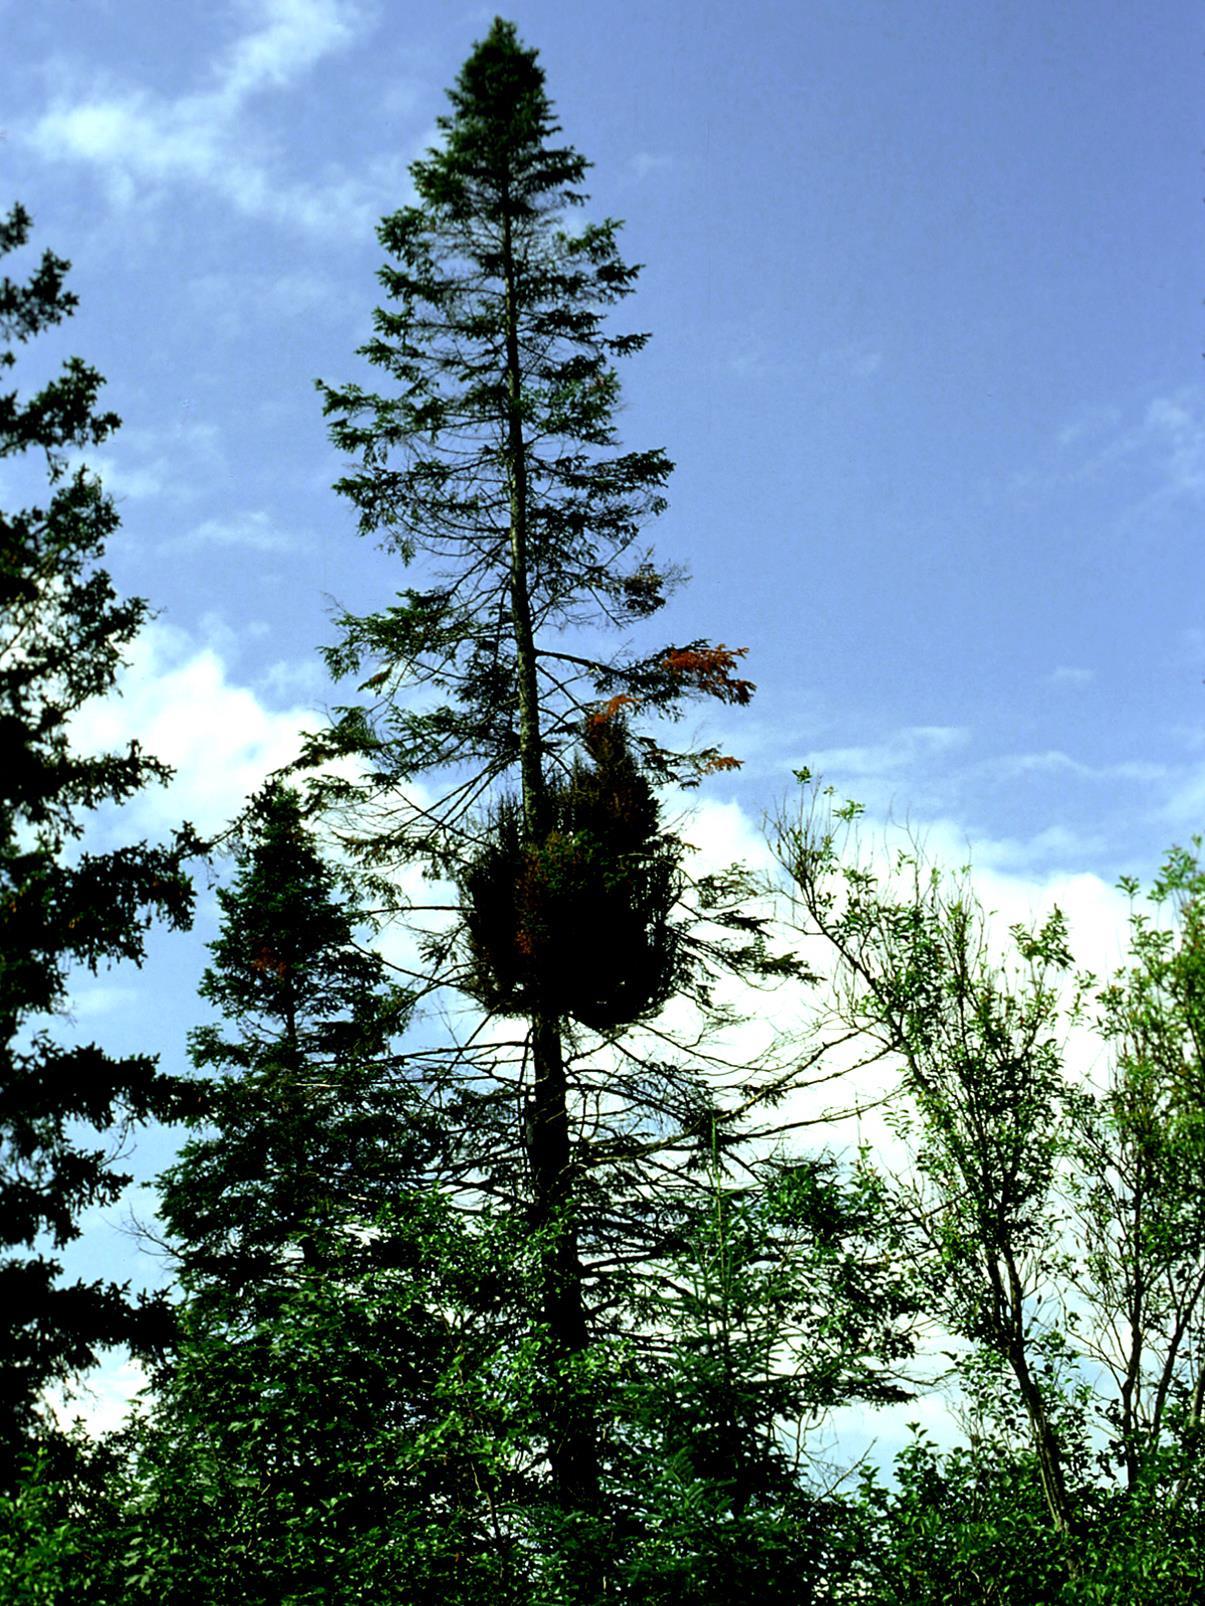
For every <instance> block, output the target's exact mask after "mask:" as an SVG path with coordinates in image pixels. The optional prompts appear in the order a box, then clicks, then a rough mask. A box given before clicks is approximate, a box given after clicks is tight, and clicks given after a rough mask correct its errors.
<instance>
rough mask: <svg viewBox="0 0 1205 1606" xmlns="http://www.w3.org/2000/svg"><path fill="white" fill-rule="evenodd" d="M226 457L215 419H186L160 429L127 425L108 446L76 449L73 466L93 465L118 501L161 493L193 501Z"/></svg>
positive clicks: (149, 498)
mask: <svg viewBox="0 0 1205 1606" xmlns="http://www.w3.org/2000/svg"><path fill="white" fill-rule="evenodd" d="M221 460H222V450H221V441H220V438H219V434H218V431H217V430H216V429H215V428H214V426H213V425H211V424H203V423H201V422H199V421H197V420H188V419H184V420H181V421H180V422H179V423H175V424H168V425H165V426H164V427H163V428H158V429H146V428H143V429H138V428H132V429H123V430H122V431H121V433H120V434H118V435H116V436H114V438H113V443H112V445H111V446H110V447H108V448H107V449H106V450H104V451H88V452H77V453H72V454H70V457H69V463H70V466H72V467H77V466H83V467H87V468H88V469H90V470H91V471H92V473H94V474H95V475H96V476H97V477H98V478H99V480H100V482H101V484H102V485H103V487H104V489H105V491H106V492H107V493H108V494H109V495H110V496H112V497H114V498H115V499H116V501H117V502H118V503H121V502H125V501H129V502H146V501H152V500H155V499H157V498H166V499H169V500H172V501H177V502H180V501H187V500H188V498H189V497H191V496H193V495H194V494H195V493H196V491H197V488H198V485H199V483H200V481H201V478H202V471H204V474H205V475H208V476H212V472H213V469H214V467H215V465H216V464H218V463H220V462H221Z"/></svg>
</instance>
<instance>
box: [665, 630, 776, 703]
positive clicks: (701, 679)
mask: <svg viewBox="0 0 1205 1606" xmlns="http://www.w3.org/2000/svg"><path fill="white" fill-rule="evenodd" d="M748 651H749V649H748V647H725V646H724V644H723V643H722V642H721V643H720V644H719V645H718V646H716V647H671V648H670V650H669V651H668V652H667V653H666V654H665V657H664V658H663V659H662V663H663V665H664V667H665V668H666V669H668V670H669V672H670V674H671V675H673V676H674V677H675V678H676V679H678V680H680V681H682V682H683V683H684V684H685V685H688V686H690V687H691V688H692V689H693V690H695V691H699V692H703V693H704V694H705V695H706V696H708V697H718V698H719V699H720V701H721V702H724V703H738V704H740V705H741V706H742V707H743V706H744V705H745V704H746V703H747V702H748V701H749V699H750V698H751V697H752V696H753V693H754V691H755V690H756V687H755V686H754V683H753V681H751V680H742V679H741V677H740V676H739V675H734V674H733V670H734V669H735V668H736V662H737V659H738V658H743V657H745V655H746V653H747V652H748Z"/></svg>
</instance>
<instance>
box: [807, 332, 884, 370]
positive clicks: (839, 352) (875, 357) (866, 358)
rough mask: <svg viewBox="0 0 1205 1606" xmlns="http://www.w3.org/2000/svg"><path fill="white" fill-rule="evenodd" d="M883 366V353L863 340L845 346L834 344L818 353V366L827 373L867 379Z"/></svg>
mask: <svg viewBox="0 0 1205 1606" xmlns="http://www.w3.org/2000/svg"><path fill="white" fill-rule="evenodd" d="M882 366H883V353H882V352H881V351H876V350H875V349H874V347H872V346H870V345H867V344H866V343H865V342H863V341H854V342H852V343H851V344H849V345H845V346H834V347H833V348H832V349H831V350H829V351H822V352H821V353H820V368H821V370H822V371H823V372H825V373H829V374H842V375H844V376H845V377H847V378H849V379H869V378H870V377H871V376H872V375H873V374H877V373H878V371H879V369H880V368H881V367H882Z"/></svg>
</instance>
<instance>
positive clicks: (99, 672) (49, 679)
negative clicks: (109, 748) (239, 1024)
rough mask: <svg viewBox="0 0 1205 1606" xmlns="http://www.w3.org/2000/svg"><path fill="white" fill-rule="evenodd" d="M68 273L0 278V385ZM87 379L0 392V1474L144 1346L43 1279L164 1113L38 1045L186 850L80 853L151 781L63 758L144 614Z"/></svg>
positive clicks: (117, 1309) (66, 372)
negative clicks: (56, 1388) (102, 814)
mask: <svg viewBox="0 0 1205 1606" xmlns="http://www.w3.org/2000/svg"><path fill="white" fill-rule="evenodd" d="M29 231H30V219H29V216H28V214H27V213H26V212H25V211H24V210H23V209H22V208H21V207H19V206H17V207H14V208H13V209H12V210H11V211H10V212H9V213H8V215H7V217H6V218H4V219H3V220H2V221H0V256H7V255H8V254H10V253H11V252H14V251H17V250H19V249H20V248H21V247H22V246H24V245H25V244H26V241H27V239H28V235H29ZM68 266H69V265H68V263H66V262H65V261H63V259H62V258H60V257H57V256H55V255H54V254H53V253H51V252H47V253H45V254H44V255H43V256H42V258H41V260H40V261H39V262H37V263H36V264H35V265H34V266H33V268H32V271H31V272H30V273H29V276H28V277H27V278H26V279H25V280H24V281H23V282H22V281H19V280H14V279H10V278H8V277H4V278H3V279H0V338H2V340H3V349H0V370H2V371H3V372H4V373H5V374H8V373H9V372H10V371H11V370H12V369H14V368H15V367H16V364H17V359H18V352H17V349H16V348H18V347H20V346H21V345H23V344H24V343H26V342H27V341H29V340H31V339H33V338H34V337H35V336H37V335H39V334H41V333H43V332H44V331H46V330H47V329H50V328H52V327H53V326H54V325H55V324H58V323H60V322H61V321H62V320H63V319H64V318H66V317H68V316H69V315H70V314H71V313H72V311H73V310H74V308H75V305H76V298H75V296H74V295H73V294H72V293H71V292H70V291H68V290H67V289H66V287H65V274H66V272H67V268H68ZM101 384H102V380H101V378H100V376H99V374H97V373H96V371H95V370H94V369H92V368H89V367H88V366H87V365H86V364H85V363H83V362H81V361H80V360H79V359H78V358H75V357H73V358H70V359H69V360H68V361H67V362H66V363H65V364H64V365H63V368H62V369H61V371H60V372H59V374H58V376H57V377H56V378H54V379H52V380H51V381H50V382H49V383H48V384H46V385H45V386H44V387H43V388H42V389H41V390H40V391H38V392H37V393H36V394H34V395H32V396H30V397H29V398H28V399H25V400H22V398H21V396H20V394H19V392H18V391H17V390H16V389H13V390H7V391H5V392H4V393H2V394H0V458H4V459H9V460H15V459H20V458H21V457H22V456H23V455H24V454H30V455H31V457H33V458H34V460H35V461H37V462H39V463H41V464H44V465H45V469H46V472H47V476H48V480H49V487H48V495H47V496H46V498H45V500H44V501H43V502H42V503H41V505H38V506H26V507H18V508H14V509H13V510H12V511H3V512H0V1045H2V1046H0V1247H2V1249H3V1253H2V1254H0V1465H3V1466H9V1465H11V1464H12V1452H13V1451H14V1450H15V1449H16V1447H17V1446H18V1445H19V1444H20V1443H21V1442H22V1441H23V1440H24V1439H26V1438H27V1437H28V1436H29V1435H30V1434H31V1433H34V1432H36V1431H38V1429H39V1420H40V1418H39V1399H40V1396H41V1394H42V1391H43V1390H44V1389H45V1387H46V1386H47V1385H48V1384H51V1383H56V1382H64V1381H66V1380H68V1379H69V1378H70V1377H71V1376H72V1375H73V1374H75V1373H77V1372H79V1371H82V1370H84V1369H86V1368H88V1367H89V1366H91V1365H92V1364H93V1363H94V1362H95V1361H96V1359H97V1356H98V1351H99V1350H100V1349H101V1348H103V1347H104V1346H106V1345H113V1344H118V1343H121V1342H123V1341H128V1342H140V1341H141V1339H143V1338H146V1337H149V1332H148V1315H149V1313H148V1311H147V1310H145V1309H142V1308H140V1307H139V1306H138V1305H136V1304H134V1303H132V1302H131V1300H130V1299H129V1298H128V1293H127V1290H126V1289H124V1288H122V1287H119V1286H117V1285H115V1284H113V1283H112V1282H106V1281H104V1280H94V1281H83V1280H81V1281H77V1282H74V1283H65V1282H64V1281H63V1280H62V1276H61V1264H60V1262H59V1261H58V1260H57V1259H56V1258H55V1257H56V1253H57V1252H58V1251H60V1250H61V1249H62V1248H63V1247H64V1246H65V1245H67V1244H69V1243H70V1242H71V1241H72V1240H73V1239H75V1238H77V1237H78V1236H79V1231H80V1227H79V1221H80V1215H81V1212H82V1211H84V1210H86V1209H88V1208H90V1207H95V1206H97V1205H105V1204H109V1203H111V1202H113V1201H114V1200H115V1199H116V1198H117V1197H118V1196H119V1195H120V1193H121V1191H122V1189H123V1188H124V1187H125V1185H126V1184H127V1183H128V1182H129V1180H130V1178H129V1176H128V1175H127V1174H126V1173H125V1172H123V1171H122V1170H121V1169H119V1167H118V1166H117V1165H116V1164H115V1163H114V1159H113V1155H114V1151H115V1149H117V1148H119V1147H120V1144H119V1143H115V1139H117V1138H119V1137H120V1135H121V1134H122V1133H123V1132H124V1131H125V1130H126V1129H127V1128H128V1127H130V1126H131V1125H137V1124H139V1123H142V1122H145V1121H148V1120H151V1119H155V1118H162V1117H165V1116H168V1115H170V1113H171V1111H172V1109H173V1108H174V1095H173V1088H172V1085H171V1083H170V1082H169V1081H168V1080H167V1079H166V1078H164V1077H163V1076H162V1075H161V1074H160V1073H159V1072H158V1071H157V1069H156V1065H155V1061H154V1059H153V1058H152V1057H150V1056H147V1055H131V1056H122V1057H118V1056H114V1055H112V1054H109V1053H107V1052H106V1051H105V1050H104V1049H103V1048H102V1047H100V1046H99V1045H97V1044H95V1043H87V1042H78V1041H72V1040H70V1038H69V1037H66V1036H64V1035H63V1033H62V1030H61V1028H60V1029H58V1030H56V1029H55V1028H54V1027H53V1025H52V1022H53V1020H54V1018H55V1017H60V1018H61V1017H64V1016H66V1013H67V1007H68V1004H69V1000H70V988H71V982H72V977H73V975H74V974H78V973H79V971H80V970H81V969H82V970H85V971H88V970H90V971H93V972H95V971H96V970H98V969H99V968H100V967H102V966H107V965H110V964H113V963H116V962H118V961H121V960H133V961H134V962H135V963H137V962H138V961H140V960H141V958H142V957H143V945H144V938H145V933H146V930H147V928H148V925H149V924H150V922H151V920H152V918H153V917H155V916H159V917H162V918H163V919H165V920H166V921H167V922H168V924H169V925H171V926H174V927H183V926H187V925H188V923H189V919H190V914H191V901H192V900H191V890H190V886H189V882H188V880H187V878H186V877H185V875H184V873H183V871H182V868H181V863H182V857H183V855H184V853H185V851H186V850H187V849H188V847H189V845H190V844H189V837H188V834H187V833H183V834H181V835H180V836H179V837H178V838H177V840H176V841H175V842H174V843H173V844H171V845H169V846H166V847H156V846H150V845H148V844H146V843H145V842H142V843H131V844H130V845H129V846H126V847H122V848H118V849H115V850H113V851H109V852H96V851H92V850H91V849H89V848H88V847H87V846H86V845H83V844H84V838H85V831H86V829H87V826H88V823H89V819H90V818H91V817H92V815H93V814H94V812H95V811H96V810H98V809H102V808H104V807H106V806H108V805H112V804H119V803H122V802H124V801H126V800H127V799H129V798H131V797H133V796H134V795H136V794H137V793H138V792H139V791H141V790H142V789H143V788H144V787H146V786H148V785H151V784H154V783H156V782H160V781H163V780H165V779H166V778H167V777H168V774H169V772H168V771H167V770H166V769H165V768H164V766H163V765H162V764H160V763H158V762H157V761H156V760H155V759H153V758H151V757H150V756H149V755H147V754H146V753H144V752H143V751H142V750H141V748H140V747H139V745H138V744H137V743H136V742H131V743H130V745H129V747H128V748H127V749H126V750H125V751H124V752H113V753H104V754H99V755H93V754H89V753H83V752H80V751H78V750H77V749H76V747H75V746H74V745H73V741H72V725H71V722H72V720H73V719H74V718H75V717H76V716H77V715H78V714H79V713H80V711H81V710H82V709H84V708H85V707H86V705H87V703H88V702H89V700H90V699H92V698H95V697H98V696H101V695H103V694H104V693H106V692H108V691H110V690H111V688H112V687H113V685H114V683H115V681H116V679H117V675H118V672H119V670H120V668H121V665H122V654H123V652H124V651H125V649H126V648H127V647H128V646H129V644H130V643H131V641H132V640H133V639H134V637H135V635H136V633H137V631H138V629H139V626H140V625H141V624H142V621H143V619H144V618H145V614H146V606H145V604H144V603H143V602H141V601H139V600H137V599H132V600H121V599H120V598H119V597H118V596H117V595H116V593H115V591H114V588H113V585H112V583H111V581H110V578H109V576H108V574H107V573H106V572H105V570H104V569H103V568H102V567H100V562H101V559H102V557H103V554H104V548H105V544H106V542H107V541H108V540H109V538H110V537H111V536H112V535H113V533H114V531H115V530H116V528H117V524H118V519H117V513H116V510H115V509H114V506H113V503H112V501H111V499H110V498H109V497H107V496H106V495H105V494H104V491H103V489H102V487H101V485H100V483H99V482H98V480H97V478H96V477H95V475H93V474H91V473H90V472H88V470H86V469H84V468H75V469H72V468H71V467H70V466H69V454H70V452H72V451H73V450H80V449H85V448H88V447H91V446H94V445H97V444H99V443H100V442H101V441H103V440H105V439H106V438H107V437H108V436H109V435H110V434H112V432H113V430H114V429H116V428H117V425H118V419H117V418H116V416H115V415H114V414H113V413H111V412H103V411H101V410H100V409H99V406H98V397H99V392H100V388H101Z"/></svg>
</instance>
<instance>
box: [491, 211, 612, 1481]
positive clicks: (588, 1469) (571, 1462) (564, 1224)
mask: <svg viewBox="0 0 1205 1606" xmlns="http://www.w3.org/2000/svg"><path fill="white" fill-rule="evenodd" d="M503 271H504V275H505V285H506V386H507V465H506V466H507V485H508V491H509V502H510V509H509V511H510V559H511V575H510V592H511V619H512V623H513V628H514V637H515V657H516V672H517V678H518V687H517V690H518V702H519V773H520V780H521V786H522V802H523V830H524V836H525V838H526V839H527V841H528V842H539V841H541V840H542V839H543V837H544V836H545V835H546V833H547V830H548V826H549V823H550V822H549V819H548V788H547V783H546V781H545V777H544V766H543V753H542V746H543V743H542V738H541V732H540V703H539V686H538V681H537V675H536V651H535V636H534V627H533V623H532V613H531V597H530V591H529V585H528V558H527V507H528V486H527V457H526V446H525V443H524V438H523V415H522V373H521V369H520V360H519V335H518V307H517V304H516V294H515V265H514V254H513V241H512V232H511V217H510V208H509V203H507V204H505V206H504V213H503ZM531 1054H532V1073H533V1080H534V1091H533V1097H532V1103H531V1111H530V1116H531V1118H530V1120H529V1121H528V1123H527V1131H526V1142H527V1149H528V1153H527V1159H528V1164H529V1166H530V1169H531V1179H532V1202H531V1219H532V1227H533V1229H534V1230H535V1231H536V1232H539V1233H542V1234H545V1235H546V1243H545V1249H544V1261H543V1268H542V1269H543V1316H544V1321H545V1323H546V1324H547V1327H548V1336H549V1343H550V1351H551V1353H550V1360H551V1363H552V1366H553V1368H554V1370H555V1372H556V1373H557V1374H558V1375H557V1376H556V1377H554V1380H553V1383H552V1388H551V1392H550V1397H549V1402H548V1408H547V1409H548V1423H547V1432H548V1457H549V1462H550V1465H551V1470H552V1482H553V1489H554V1492H555V1495H556V1499H557V1502H558V1504H559V1505H560V1506H561V1508H562V1509H563V1510H566V1511H582V1510H590V1509H591V1508H593V1507H594V1506H595V1505H596V1504H597V1501H598V1454H597V1447H596V1443H595V1424H594V1419H593V1413H592V1412H591V1410H590V1406H589V1401H588V1399H587V1398H586V1397H585V1396H584V1395H583V1393H582V1391H581V1390H580V1388H578V1387H575V1386H573V1385H571V1384H569V1383H568V1382H567V1381H566V1380H565V1378H564V1377H563V1372H564V1370H565V1368H566V1367H567V1365H568V1364H569V1363H571V1362H572V1361H573V1360H574V1359H575V1358H576V1357H578V1356H580V1355H582V1354H583V1353H584V1351H585V1349H586V1347H587V1343H588V1335H587V1331H586V1316H585V1307H584V1301H583V1290H582V1269H581V1261H580V1259H579V1256H578V1251H577V1231H576V1226H575V1224H574V1220H573V1173H572V1164H571V1156H570V1144H569V1110H568V1100H567V1090H566V1084H565V1059H564V1051H563V1047H562V1042H561V1028H560V1023H559V1021H557V1020H556V1019H555V1018H552V1017H549V1016H546V1015H542V1014H539V1015H535V1016H533V1018H532V1021H531Z"/></svg>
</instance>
